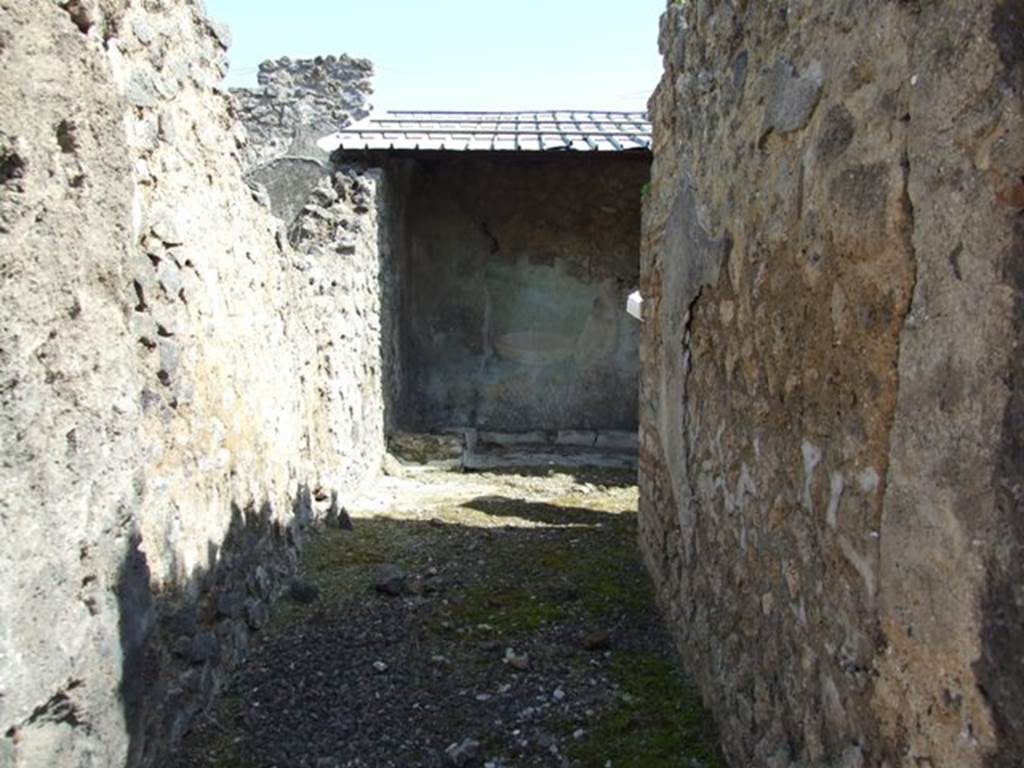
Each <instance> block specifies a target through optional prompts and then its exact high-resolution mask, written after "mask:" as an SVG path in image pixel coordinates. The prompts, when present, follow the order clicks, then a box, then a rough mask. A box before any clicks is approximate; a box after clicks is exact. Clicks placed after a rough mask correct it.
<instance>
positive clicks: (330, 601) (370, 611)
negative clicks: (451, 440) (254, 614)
mask: <svg viewBox="0 0 1024 768" xmlns="http://www.w3.org/2000/svg"><path fill="white" fill-rule="evenodd" d="M445 474H447V473H445ZM585 479H587V480H590V481H591V482H583V481H582V479H580V478H577V479H576V481H575V482H566V481H561V482H554V481H548V480H546V479H544V478H540V479H536V478H535V479H532V480H521V479H518V478H515V477H500V476H499V477H496V478H494V482H493V487H489V488H488V490H489V491H490V492H487V493H481V492H480V490H481V479H480V478H479V477H477V478H474V479H473V480H472V482H473V483H474V485H473V488H472V492H468V491H465V492H464V491H460V484H461V483H462V482H469V480H465V481H463V480H461V479H460V476H459V475H455V474H452V475H450V476H448V478H447V479H444V478H441V479H440V480H439V479H438V478H435V479H433V480H429V481H425V482H428V484H429V483H434V484H437V483H438V482H441V483H442V484H443V483H450V485H451V488H450V489H447V490H449V491H450V492H436V491H437V489H436V488H434V489H433V491H432V492H431V493H429V494H428V493H424V495H423V499H422V504H417V503H416V499H411V500H410V499H406V500H405V503H404V505H403V508H402V509H397V510H393V511H388V512H385V513H384V514H375V515H372V516H365V515H361V514H359V513H358V511H357V512H355V513H354V517H355V521H354V522H355V527H354V530H352V531H335V530H331V531H323V532H320V533H318V534H316V535H315V536H313V537H312V538H311V539H310V541H309V542H308V543H307V546H306V547H305V549H304V553H303V559H302V563H301V570H302V576H303V578H305V579H307V580H308V581H310V582H312V583H313V584H315V585H316V586H317V588H318V589H319V590H320V595H321V600H320V602H319V603H318V604H317V605H315V606H301V605H295V604H291V603H287V602H286V601H282V603H281V604H280V606H279V607H278V608H277V610H276V611H275V615H274V617H273V619H272V622H271V625H270V627H269V628H268V629H267V631H265V632H264V633H263V636H262V637H261V638H260V643H261V644H265V645H266V646H267V647H270V648H275V647H279V648H285V649H292V648H296V647H297V644H301V643H314V644H317V643H319V644H320V645H323V644H325V643H326V644H327V645H328V646H329V644H330V643H331V642H333V640H332V638H335V637H336V638H338V643H339V650H338V651H337V652H333V653H332V652H331V651H330V649H329V647H328V648H327V649H326V651H324V650H321V651H317V652H316V653H315V654H313V655H314V657H316V654H317V653H318V654H320V656H321V657H323V658H326V659H328V661H327V662H323V661H316V660H315V659H314V666H313V667H312V668H311V671H310V674H311V675H312V676H313V677H312V679H313V680H314V682H315V681H316V680H317V679H319V678H318V677H317V676H318V675H319V676H321V677H322V676H323V675H324V674H325V673H324V670H323V669H321V668H319V667H317V666H316V664H320V665H321V667H323V666H325V665H327V664H330V663H331V662H330V661H329V660H330V659H335V658H343V659H345V660H346V664H348V666H349V667H351V671H348V670H347V669H346V671H345V675H356V676H359V675H364V676H366V677H365V679H360V678H358V677H356V678H353V679H351V680H350V679H349V678H347V677H344V675H342V676H341V677H342V678H343V679H344V680H346V682H345V686H349V684H351V686H350V687H354V690H355V693H351V692H350V693H348V694H346V696H347V697H348V698H350V699H352V700H353V701H354V702H356V703H355V704H353V706H357V707H366V706H371V707H376V706H379V707H381V714H380V715H379V719H380V721H381V722H380V723H375V726H379V727H380V728H381V732H382V733H384V734H386V735H385V736H383V737H382V736H381V735H378V736H376V737H375V738H374V739H373V744H374V746H372V747H368V749H379V750H380V755H379V757H378V760H377V761H376V762H375V761H374V757H373V756H372V755H366V754H360V756H359V758H358V760H360V761H361V762H357V763H353V762H351V760H348V761H346V760H344V759H342V758H339V759H338V762H337V763H330V764H331V765H332V766H334V765H337V766H339V768H340V766H345V765H350V764H351V765H355V764H359V765H377V764H380V765H385V764H402V765H405V764H408V765H424V766H434V765H440V764H443V763H444V762H445V760H444V756H443V749H444V746H445V744H446V743H449V740H450V739H453V740H458V739H459V738H461V737H460V734H467V733H472V734H474V735H475V736H476V738H477V739H478V740H479V741H481V742H482V744H483V748H482V751H483V752H485V753H486V754H487V755H488V756H489V759H492V758H497V759H499V760H504V761H505V762H499V763H498V764H499V765H503V766H520V765H523V766H540V765H559V764H560V763H559V761H560V760H563V759H568V760H569V761H570V762H571V764H573V765H578V766H587V767H589V766H605V765H607V764H609V763H610V764H611V765H612V766H615V767H616V768H618V767H620V766H622V767H627V766H628V767H635V768H640V767H641V766H642V767H643V768H675V767H676V766H678V767H679V768H694V767H695V766H704V767H706V768H711V767H712V766H720V765H721V764H722V763H721V761H720V757H719V752H718V749H717V737H716V734H715V731H714V727H713V725H712V723H711V720H710V717H709V715H708V713H707V712H706V711H705V710H704V708H703V707H702V705H701V701H700V697H699V695H698V694H697V692H696V691H695V690H694V689H693V688H692V687H690V686H689V685H688V684H687V682H686V680H685V678H684V677H683V676H682V675H681V674H680V672H679V670H678V669H677V667H676V665H675V663H674V661H673V657H672V653H671V650H670V647H669V642H668V639H667V637H666V636H665V634H664V632H663V630H662V628H661V626H660V620H659V619H658V616H657V612H656V609H655V607H654V598H653V594H652V590H651V586H650V583H649V581H648V578H647V575H646V573H645V572H644V569H643V567H642V565H641V562H640V557H639V553H638V552H637V549H636V543H635V541H636V512H635V510H636V489H635V487H634V486H633V485H632V482H631V479H630V478H629V477H628V476H626V475H616V474H614V473H611V474H608V473H605V474H603V475H597V476H595V477H591V478H585ZM602 481H603V482H602ZM595 483H596V484H595ZM483 485H484V486H486V485H487V484H486V483H484V484H483ZM441 490H442V491H445V488H442V489H441ZM412 492H413V493H415V491H412ZM417 498H418V497H417ZM385 563H390V564H395V565H398V566H400V567H401V568H402V569H404V570H405V571H406V572H408V573H409V574H415V575H416V578H417V579H420V578H421V575H423V574H430V575H431V578H434V574H436V582H432V583H436V584H437V585H440V586H439V591H438V592H437V593H436V594H431V595H426V596H423V595H418V596H416V597H414V598H409V599H407V600H405V601H404V602H403V599H402V598H398V599H394V598H382V597H381V596H379V595H374V593H373V590H372V583H373V579H374V575H375V573H376V571H377V570H378V569H379V568H380V566H381V565H383V564H385ZM421 583H427V582H426V581H425V580H424V581H422V582H421ZM396 611H397V614H398V615H396V616H392V617H391V618H388V616H391V614H394V613H395V612H396ZM382 626H383V627H384V630H383V633H382V634H381V629H380V628H381V627H382ZM595 632H596V633H599V634H602V633H603V634H606V635H607V636H608V637H609V643H608V647H607V649H605V648H604V646H602V647H601V649H600V650H599V651H595V650H594V649H593V648H589V647H587V646H586V643H585V642H584V640H583V638H584V637H585V636H587V635H588V634H593V633H595ZM377 634H381V636H382V637H384V640H382V641H381V643H380V644H378V645H377V646H376V648H375V649H374V650H372V651H366V653H368V654H371V655H367V656H365V658H364V659H363V660H359V659H355V658H354V657H355V655H357V654H359V653H362V651H361V650H355V651H353V650H352V649H353V648H361V647H362V646H363V645H365V644H367V643H371V644H372V643H373V642H375V641H373V638H374V637H376V636H377ZM366 638H369V640H366ZM396 643H398V644H399V645H400V646H401V649H402V650H399V649H398V648H396V647H395V644H396ZM506 647H514V648H516V649H517V651H519V652H523V653H528V654H529V657H530V659H531V661H530V667H529V669H528V670H527V671H523V672H521V673H520V672H515V671H513V670H511V668H509V667H508V666H506V665H504V663H503V661H502V654H503V653H504V649H505V648H506ZM387 654H391V655H390V656H388V655H387ZM256 656H257V657H258V658H257V660H256V661H255V662H254V663H255V665H256V666H260V665H263V666H265V667H266V675H267V678H266V679H267V680H269V681H270V682H269V683H266V682H258V684H254V683H252V682H250V681H246V682H245V683H244V685H239V686H233V687H232V688H231V689H229V691H228V692H227V694H226V695H225V697H223V699H222V703H221V705H220V707H219V709H218V712H217V713H215V716H214V722H215V724H216V726H215V727H208V728H205V729H204V733H203V734H202V735H201V736H200V737H199V738H198V739H196V741H195V744H194V745H193V746H194V747H197V748H194V749H193V754H201V755H202V756H203V757H202V759H201V760H193V761H192V762H189V763H186V764H187V765H190V766H197V765H204V766H216V768H241V766H247V768H248V766H252V765H256V764H257V763H254V762H253V760H254V759H257V758H254V757H252V756H253V755H259V754H260V752H259V750H258V747H257V744H258V742H259V740H260V738H265V734H264V735H263V736H261V734H260V733H258V732H255V731H254V730H253V729H254V726H253V723H254V722H257V721H259V718H260V717H261V716H262V714H261V713H255V714H254V712H253V710H252V709H251V706H252V705H251V702H249V701H247V699H246V696H241V695H239V693H238V689H239V688H244V687H245V686H248V690H250V691H252V690H256V689H257V688H259V687H260V685H262V686H263V688H262V689H265V688H266V687H267V686H268V685H270V686H271V687H273V686H274V685H276V682H275V681H276V680H278V679H279V676H278V677H275V676H274V672H273V667H274V666H275V665H276V664H278V663H279V662H278V660H276V658H275V657H274V654H272V653H264V654H262V655H261V654H260V652H259V651H257V653H256ZM378 657H379V658H388V659H389V661H390V662H391V663H392V664H393V665H394V666H395V667H396V669H398V670H400V674H396V677H399V676H400V677H401V679H398V680H392V679H391V672H390V671H389V672H388V674H387V676H386V677H380V676H377V677H374V673H373V671H372V670H368V669H367V667H368V664H367V663H366V662H367V661H369V660H372V659H374V658H378ZM439 657H444V659H445V664H446V665H449V666H447V667H445V671H443V672H440V673H439V672H438V670H437V669H434V668H431V667H430V666H429V663H430V662H429V660H430V659H435V660H436V659H437V658H439ZM292 666H294V662H293V663H292ZM285 674H288V673H287V672H285ZM338 674H340V673H338ZM242 676H243V677H244V670H243V671H242ZM588 681H589V682H588ZM385 682H386V683H387V687H386V690H384V688H385V686H384V683H385ZM549 683H550V684H549ZM556 683H557V684H558V685H559V686H560V687H562V688H565V689H566V690H567V691H569V694H568V695H567V700H566V702H565V703H561V704H559V703H556V702H554V701H547V703H543V704H540V705H538V704H537V700H538V696H537V693H538V691H550V690H551V689H552V688H553V687H555V685H556ZM304 685H306V683H305V682H301V683H300V684H299V687H300V688H302V686H304ZM262 689H261V690H262ZM345 690H349V688H348V687H345ZM495 690H497V691H498V694H497V695H496V694H494V692H495ZM477 691H479V692H486V694H484V695H486V697H487V698H482V696H481V694H477V696H478V698H477V700H476V701H474V699H473V698H472V694H473V693H474V692H477ZM503 692H504V693H503ZM382 694H383V695H382ZM391 695H393V696H394V699H393V701H392V700H390V699H389V696H391ZM492 695H493V696H494V698H491V696H492ZM546 695H547V694H546V693H545V694H542V695H541V697H540V698H541V699H543V698H544V697H545V696H546ZM309 697H310V691H309V689H308V688H304V689H303V692H302V700H305V699H307V698H309ZM360 697H364V698H365V702H367V703H363V704H359V703H358V700H360ZM516 697H519V698H518V699H517V698H516ZM412 700H417V701H422V702H428V704H426V705H425V706H426V709H425V710H424V709H417V710H415V713H412V714H411V715H410V714H404V715H402V714H399V713H398V712H397V710H398V709H400V707H401V706H402V705H403V702H404V703H407V702H409V701H412ZM499 700H500V703H499ZM388 701H392V703H390V704H389V703H388ZM479 702H486V703H483V704H482V703H479ZM430 703H432V704H433V705H436V706H435V707H434V708H435V709H437V710H438V712H437V715H436V720H431V719H430V718H431V717H433V715H432V714H429V713H430V712H431V711H432V710H431V704H430ZM417 706H419V705H417ZM388 707H391V708H392V709H394V710H396V711H395V712H390V711H386V710H387V708H388ZM488 708H492V710H491V711H488V712H486V713H485V712H484V710H487V709H488ZM524 709H537V715H536V716H535V717H533V718H532V719H529V718H527V719H525V720H524V719H523V718H522V716H521V712H522V710H524ZM485 714H486V718H484V715H485ZM410 716H412V717H413V718H415V719H421V720H422V722H421V723H418V726H419V727H420V728H421V729H422V731H423V734H424V735H423V736H422V739H423V740H426V741H430V740H433V742H436V745H440V747H437V746H436V745H435V746H434V747H433V748H432V749H433V752H432V753H431V754H433V755H434V756H433V757H430V758H429V759H428V758H427V757H424V756H423V755H424V754H426V752H425V749H424V747H423V746H422V745H418V744H414V743H413V742H414V741H415V738H414V735H411V734H405V733H402V734H399V735H398V736H397V737H396V738H398V739H399V740H400V741H401V740H402V739H405V738H406V737H407V738H408V740H409V743H408V744H405V743H403V744H396V745H392V746H388V744H387V742H388V739H390V737H391V735H390V734H389V732H388V729H389V726H388V722H389V720H388V718H394V723H395V725H394V726H393V727H392V729H393V730H394V729H397V730H400V731H408V730H409V722H410V721H409V717H410ZM481 718H484V719H481ZM261 722H274V718H271V719H270V720H269V721H267V720H264V721H261ZM364 723H365V720H364ZM497 723H502V725H501V726H498V727H496V724H497ZM515 725H518V727H515V728H513V726H515ZM362 728H363V729H365V728H366V726H365V724H364V725H363V726H362ZM446 729H450V731H451V733H450V734H448V733H438V731H445V730H446ZM510 733H512V734H519V735H516V736H515V738H511V737H510V735H509V734H510ZM544 734H548V735H547V736H545V735H544ZM370 736H371V734H366V738H370ZM545 739H549V740H552V741H553V742H554V743H555V744H556V747H555V749H556V752H557V753H558V754H557V756H556V757H557V759H556V757H553V756H552V754H554V753H550V754H549V749H550V748H549V747H545V748H544V749H540V748H538V747H537V746H536V744H537V743H538V742H541V743H546V742H544V740H545ZM307 740H308V738H307ZM347 743H348V742H346V744H347ZM304 748H305V745H303V744H298V745H296V746H295V747H290V749H294V750H301V749H304ZM352 748H353V749H355V745H354V744H353V747H352ZM336 749H337V748H336ZM403 749H409V750H410V752H409V753H408V754H415V755H420V757H406V758H405V759H406V760H411V762H408V763H406V762H402V759H403V757H402V756H403V754H405V753H403V752H402V750H403ZM438 749H440V752H438ZM389 750H390V751H389ZM517 750H518V751H517ZM558 750H560V751H558ZM364 752H365V749H364ZM288 754H291V753H288ZM332 754H333V753H332ZM438 754H440V755H441V757H440V762H438V758H437V755H438ZM317 759H320V758H313V759H312V763H311V764H317V763H316V760H317ZM396 760H397V762H395V761H396ZM418 761H419V762H418ZM257 762H258V761H257ZM480 762H481V764H482V762H483V760H482V759H481V761H480ZM295 764H299V763H295ZM322 764H324V765H327V764H328V763H327V762H324V763H322Z"/></svg>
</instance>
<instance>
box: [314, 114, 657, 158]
mask: <svg viewBox="0 0 1024 768" xmlns="http://www.w3.org/2000/svg"><path fill="white" fill-rule="evenodd" d="M317 144H318V145H319V146H320V148H321V149H323V150H325V151H327V152H333V151H334V150H336V149H345V150H356V151H358V150H414V151H415V150H424V151H425V150H446V151H453V152H474V151H477V152H481V151H482V152H493V151H513V152H548V151H566V150H578V151H586V152H622V151H625V150H647V149H650V148H651V123H650V121H649V120H648V119H647V115H646V114H644V113H643V112H603V111H592V112H590V111H569V110H545V111H539V112H422V111H397V112H384V113H380V114H373V115H370V116H369V117H367V118H366V119H364V120H361V121H359V122H357V123H353V124H352V125H350V126H348V127H347V128H344V129H342V130H340V131H338V132H337V133H332V134H331V135H330V136H325V137H323V138H322V139H320V140H319V141H318V142H317Z"/></svg>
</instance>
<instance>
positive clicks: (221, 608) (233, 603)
mask: <svg viewBox="0 0 1024 768" xmlns="http://www.w3.org/2000/svg"><path fill="white" fill-rule="evenodd" d="M244 608H245V596H244V595H242V594H241V593H240V592H236V591H234V590H230V591H227V592H222V593H221V594H220V595H218V596H217V615H218V616H227V617H229V618H232V619H237V618H238V617H239V616H241V615H242V611H243V610H244Z"/></svg>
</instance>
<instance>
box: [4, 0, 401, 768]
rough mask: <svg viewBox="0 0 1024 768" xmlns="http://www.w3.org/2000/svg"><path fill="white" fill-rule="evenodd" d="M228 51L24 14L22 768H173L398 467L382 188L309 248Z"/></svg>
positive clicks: (180, 3) (18, 476)
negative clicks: (230, 80)
mask: <svg viewBox="0 0 1024 768" xmlns="http://www.w3.org/2000/svg"><path fill="white" fill-rule="evenodd" d="M224 44H225V37H224V33H223V31H222V30H221V29H220V28H219V27H217V26H216V25H215V24H213V23H212V22H210V21H209V20H207V19H206V18H205V17H204V16H203V14H202V12H201V10H200V9H199V7H198V6H197V5H196V4H195V3H192V2H185V1H184V0H176V1H171V0H163V1H162V2H152V1H151V0H147V1H146V2H141V0H139V1H135V0H132V1H130V2H129V1H126V0H101V1H100V2H92V1H91V0H62V2H53V1H52V0H45V1H44V0H13V1H12V2H5V3H2V4H0V272H2V280H0V445H2V446H3V451H2V457H0V538H2V540H3V541H4V542H5V544H4V546H3V547H2V548H0V616H2V617H3V620H2V621H0V765H4V766H26V767H28V766H32V767H33V768H34V767H35V766H43V765H46V766H58V767H59V766H76V767H81V766H97V767H99V766H114V765H125V764H127V765H131V766H135V765H159V764H161V761H160V755H161V752H162V750H163V749H164V748H165V747H166V746H167V745H168V744H169V743H172V742H173V740H174V739H176V738H177V737H179V736H180V735H181V734H182V733H183V732H184V731H185V730H186V729H187V728H188V725H189V722H190V720H191V718H193V717H194V716H195V714H196V713H197V712H200V711H201V710H202V709H203V708H204V707H205V706H206V705H207V704H208V703H209V701H210V699H211V697H212V696H213V695H215V693H216V690H217V688H218V685H219V682H220V680H221V678H222V676H223V674H224V672H225V670H226V669H228V668H229V667H230V665H231V664H232V663H233V662H235V661H236V660H238V659H239V658H241V657H242V656H244V654H245V649H246V646H247V644H248V638H249V636H250V633H251V632H253V631H255V630H257V629H258V628H259V627H260V626H261V625H262V624H263V622H264V621H265V620H266V616H267V606H268V604H269V602H270V601H271V600H272V599H273V597H274V595H275V594H276V593H277V592H278V591H279V589H280V587H281V584H282V581H283V578H284V577H285V576H287V575H288V573H289V571H290V569H291V567H292V565H293V560H294V555H295V547H296V546H297V545H298V544H299V543H300V542H301V539H302V536H303V533H304V531H305V529H306V528H307V527H308V525H309V523H310V521H311V520H312V518H313V517H314V516H315V515H317V514H319V513H322V512H325V511H326V510H327V508H329V507H330V506H331V505H332V504H334V503H338V500H339V499H341V498H343V495H344V493H345V492H346V491H347V490H349V489H351V488H352V486H353V485H354V484H356V483H357V482H358V481H359V479H360V478H362V477H364V476H367V475H370V474H372V473H373V472H374V470H375V469H376V466H375V465H376V464H377V463H378V460H379V457H380V455H381V453H382V451H383V440H384V436H383V423H382V420H383V416H382V414H383V405H382V398H381V362H380V339H379V332H380V329H379V322H378V320H377V317H378V315H379V311H380V307H379V295H378V287H377V285H378V276H379V272H380V271H381V265H380V263H379V250H378V240H379V235H378V230H377V210H378V208H379V205H378V202H379V201H378V196H379V195H380V194H381V188H380V177H379V175H375V174H373V173H364V174H361V175H360V173H358V172H349V173H344V172H343V173H339V174H337V175H335V176H326V177H325V178H323V179H321V181H320V182H319V186H318V187H317V189H316V190H315V191H314V192H313V197H312V199H311V200H310V201H309V203H308V205H306V206H305V209H304V211H303V212H302V213H301V214H300V215H299V216H298V218H297V219H296V220H295V221H294V222H293V223H292V224H291V226H290V228H289V230H288V231H287V232H286V231H285V229H284V228H283V225H282V224H281V222H280V221H279V220H277V219H275V218H273V217H272V216H271V215H270V214H269V212H268V211H267V210H266V209H265V208H263V207H261V206H260V205H259V204H257V203H256V202H254V200H253V194H252V192H251V190H250V189H249V188H248V187H247V186H246V185H245V184H244V183H243V181H242V178H241V170H240V160H239V154H240V152H241V151H243V150H244V132H243V131H242V130H241V129H240V127H239V126H238V124H237V123H236V122H234V120H233V119H232V118H231V116H230V112H229V103H230V102H229V99H228V97H226V95H225V94H224V93H223V92H221V91H220V90H219V83H220V80H221V78H222V76H223V74H224V70H225V63H224V50H223V48H224ZM289 241H290V242H289ZM292 243H293V244H294V247H293V246H292Z"/></svg>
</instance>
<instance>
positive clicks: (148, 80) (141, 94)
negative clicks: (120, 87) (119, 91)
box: [125, 67, 159, 107]
mask: <svg viewBox="0 0 1024 768" xmlns="http://www.w3.org/2000/svg"><path fill="white" fill-rule="evenodd" d="M125 98H127V99H128V102H129V103H130V104H132V105H133V106H136V107H155V106H156V104H157V102H158V101H159V94H158V92H157V88H156V83H154V82H153V73H152V72H150V71H149V70H148V69H145V68H142V67H138V68H136V69H133V70H132V73H131V75H130V76H129V77H128V84H127V85H126V86H125Z"/></svg>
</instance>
